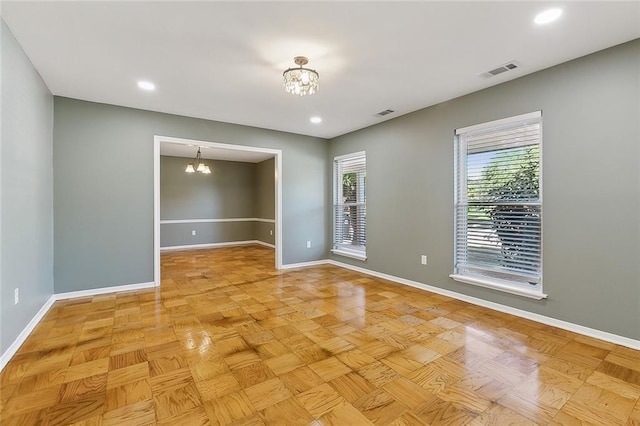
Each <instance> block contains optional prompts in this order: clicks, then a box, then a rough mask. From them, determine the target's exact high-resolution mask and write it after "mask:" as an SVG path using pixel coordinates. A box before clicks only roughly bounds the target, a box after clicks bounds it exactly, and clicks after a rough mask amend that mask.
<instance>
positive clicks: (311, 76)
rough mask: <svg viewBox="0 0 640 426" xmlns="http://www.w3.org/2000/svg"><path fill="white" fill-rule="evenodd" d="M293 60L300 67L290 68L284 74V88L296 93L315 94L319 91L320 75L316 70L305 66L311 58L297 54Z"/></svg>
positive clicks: (302, 94)
mask: <svg viewBox="0 0 640 426" xmlns="http://www.w3.org/2000/svg"><path fill="white" fill-rule="evenodd" d="M293 62H295V63H296V65H298V66H299V68H289V69H287V70H286V71H285V72H284V73H282V76H283V77H284V90H286V91H287V92H289V93H292V94H294V95H300V96H304V95H313V94H314V93H316V92H317V91H318V80H319V79H320V76H319V75H318V73H317V72H316V71H315V70H312V69H310V68H304V65H307V64H308V63H309V60H308V59H307V58H305V57H304V56H296V57H295V58H293Z"/></svg>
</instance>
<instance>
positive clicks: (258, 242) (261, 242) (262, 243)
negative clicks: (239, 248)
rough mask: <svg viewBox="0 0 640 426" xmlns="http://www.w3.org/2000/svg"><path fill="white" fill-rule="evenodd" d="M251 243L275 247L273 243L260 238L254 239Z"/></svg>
mask: <svg viewBox="0 0 640 426" xmlns="http://www.w3.org/2000/svg"><path fill="white" fill-rule="evenodd" d="M253 243H254V244H258V245H261V246H265V247H269V248H272V249H274V248H276V246H275V244H269V243H265V242H264V241H260V240H255V241H253Z"/></svg>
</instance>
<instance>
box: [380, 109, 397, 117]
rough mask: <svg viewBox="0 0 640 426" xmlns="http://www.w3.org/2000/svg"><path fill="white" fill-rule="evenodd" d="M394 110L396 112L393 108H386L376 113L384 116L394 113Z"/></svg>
mask: <svg viewBox="0 0 640 426" xmlns="http://www.w3.org/2000/svg"><path fill="white" fill-rule="evenodd" d="M394 112H395V111H394V110H392V109H385V110H384V111H380V112H379V113H377V114H376V115H377V116H380V117H384V116H385V115H389V114H391V113H394Z"/></svg>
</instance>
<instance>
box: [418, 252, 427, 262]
mask: <svg viewBox="0 0 640 426" xmlns="http://www.w3.org/2000/svg"><path fill="white" fill-rule="evenodd" d="M420 263H422V264H423V265H426V264H427V255H426V254H423V255H422V257H421V258H420Z"/></svg>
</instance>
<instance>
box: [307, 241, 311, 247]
mask: <svg viewBox="0 0 640 426" xmlns="http://www.w3.org/2000/svg"><path fill="white" fill-rule="evenodd" d="M307 248H311V240H309V241H307Z"/></svg>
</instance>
